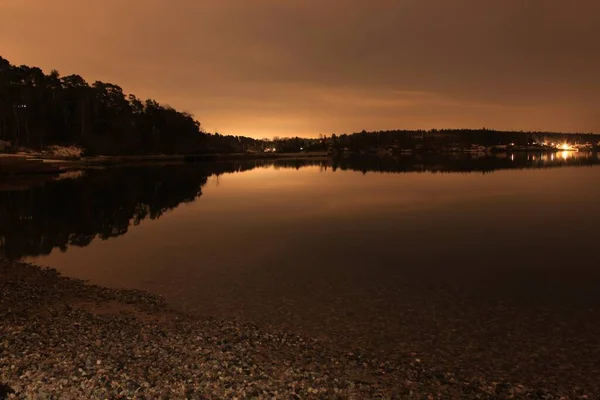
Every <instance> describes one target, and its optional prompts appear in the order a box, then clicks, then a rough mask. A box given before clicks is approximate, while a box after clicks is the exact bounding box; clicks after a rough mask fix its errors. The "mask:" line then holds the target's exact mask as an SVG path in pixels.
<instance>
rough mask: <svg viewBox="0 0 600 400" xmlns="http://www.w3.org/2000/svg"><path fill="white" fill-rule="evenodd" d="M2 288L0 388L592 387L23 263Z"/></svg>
mask: <svg viewBox="0 0 600 400" xmlns="http://www.w3.org/2000/svg"><path fill="white" fill-rule="evenodd" d="M0 293H2V297H1V298H0V319H1V320H2V321H3V323H2V324H1V325H0V399H2V398H6V397H8V398H19V399H20V398H51V397H52V396H57V397H58V398H185V397H187V398H192V399H202V398H232V399H233V398H260V399H262V398H273V397H274V398H286V399H287V398H290V399H300V398H302V399H304V398H310V399H312V398H315V399H318V398H323V399H329V398H332V399H346V398H361V399H362V398H364V399H368V398H418V399H422V398H428V396H430V397H429V398H433V399H437V398H444V399H470V398H529V399H538V398H539V399H542V398H543V399H559V398H573V399H575V398H586V397H584V393H581V392H579V391H577V390H576V389H569V388H533V389H530V388H526V387H524V386H522V385H520V384H519V383H514V382H513V383H511V382H492V381H488V380H486V379H485V377H481V376H477V377H468V376H467V377H465V376H459V375H456V374H455V372H454V371H447V370H443V369H441V368H439V367H437V366H432V365H426V364H425V363H424V362H422V361H421V360H420V359H418V358H415V355H414V354H406V356H405V357H403V358H402V360H398V359H397V358H395V359H394V360H392V359H391V358H390V359H385V358H381V356H379V357H378V356H374V355H373V354H370V353H369V352H367V351H363V350H361V349H344V350H342V349H337V348H333V347H330V346H329V345H327V344H326V343H325V342H322V341H319V340H317V339H314V338H310V337H302V336H299V335H296V334H291V333H289V332H286V331H279V330H278V331H272V330H264V329H261V328H259V327H258V326H256V325H253V324H248V323H241V322H238V321H224V320H218V319H215V318H208V317H197V316H193V315H186V314H183V313H179V312H176V311H173V310H171V309H170V308H169V305H168V304H167V303H166V302H165V301H164V300H163V299H162V298H160V297H158V296H156V295H153V294H150V293H146V292H142V291H137V290H122V289H118V290H117V289H109V288H103V287H99V286H95V285H90V284H87V283H85V282H83V281H80V280H77V279H71V278H66V277H63V276H61V275H60V274H59V273H58V272H57V271H56V270H53V269H47V268H42V267H39V266H35V265H32V264H26V263H22V262H10V261H6V260H0ZM3 392H4V393H3ZM9 392H14V393H12V394H10V395H9Z"/></svg>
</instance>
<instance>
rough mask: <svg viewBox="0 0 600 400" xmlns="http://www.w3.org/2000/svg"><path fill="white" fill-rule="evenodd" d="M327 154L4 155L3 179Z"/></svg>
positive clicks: (315, 157) (0, 159)
mask: <svg viewBox="0 0 600 400" xmlns="http://www.w3.org/2000/svg"><path fill="white" fill-rule="evenodd" d="M327 158H328V154H327V153H326V152H314V153H278V154H274V153H264V154H263V153H252V154H247V153H231V154H188V155H141V156H95V157H82V158H79V159H73V158H69V157H54V156H52V157H50V156H41V155H39V154H17V155H12V154H10V155H7V154H0V176H23V175H56V174H59V173H62V172H69V171H79V170H85V169H89V168H98V167H112V166H148V165H157V164H160V165H164V164H184V163H195V162H219V161H265V160H319V159H322V160H326V159H327Z"/></svg>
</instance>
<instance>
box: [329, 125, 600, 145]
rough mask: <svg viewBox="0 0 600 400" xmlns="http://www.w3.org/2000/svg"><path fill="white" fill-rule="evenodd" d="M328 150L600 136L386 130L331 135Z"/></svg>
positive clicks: (593, 140) (599, 139) (597, 139)
mask: <svg viewBox="0 0 600 400" xmlns="http://www.w3.org/2000/svg"><path fill="white" fill-rule="evenodd" d="M325 139H326V140H327V142H328V143H329V147H330V148H332V149H334V150H341V149H347V150H349V151H360V150H366V149H373V148H386V147H392V148H400V149H415V148H422V149H423V148H425V149H426V148H428V147H429V148H432V149H435V148H439V147H441V146H455V147H459V148H461V147H462V148H466V147H469V146H472V145H480V146H498V145H510V144H512V145H516V146H528V145H536V144H538V145H539V144H541V143H544V142H548V143H552V142H554V143H563V142H568V143H573V144H574V143H580V144H585V143H589V144H594V145H597V144H598V143H600V135H597V134H592V133H556V132H523V131H496V130H490V129H485V128H483V129H440V130H438V129H432V130H388V131H374V132H367V131H362V132H357V133H352V134H345V133H344V134H340V135H336V134H333V135H331V137H329V138H327V137H326V138H325Z"/></svg>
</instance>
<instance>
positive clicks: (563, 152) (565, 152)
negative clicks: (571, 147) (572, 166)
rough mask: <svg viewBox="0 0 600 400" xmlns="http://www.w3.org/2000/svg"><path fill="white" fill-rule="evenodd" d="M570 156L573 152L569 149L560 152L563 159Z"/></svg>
mask: <svg viewBox="0 0 600 400" xmlns="http://www.w3.org/2000/svg"><path fill="white" fill-rule="evenodd" d="M570 156H571V152H569V151H561V152H560V157H561V158H562V159H563V160H566V159H567V158H569V157H570Z"/></svg>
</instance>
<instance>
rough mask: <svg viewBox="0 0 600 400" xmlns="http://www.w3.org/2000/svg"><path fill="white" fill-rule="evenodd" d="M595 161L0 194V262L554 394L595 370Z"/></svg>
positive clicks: (86, 181) (136, 177)
mask: <svg viewBox="0 0 600 400" xmlns="http://www.w3.org/2000/svg"><path fill="white" fill-rule="evenodd" d="M599 162H600V160H599V159H598V156H597V155H581V154H580V155H576V154H575V155H574V154H568V155H567V154H563V155H556V156H552V157H550V156H549V155H548V156H544V157H538V158H537V159H532V158H531V156H530V157H529V158H528V157H527V156H525V155H520V156H517V158H516V159H515V158H514V157H512V158H511V157H504V158H493V159H491V158H490V159H488V158H486V159H483V160H469V159H462V158H461V159H455V158H450V159H444V160H436V159H431V160H423V159H418V160H417V159H406V160H402V161H398V160H382V159H373V160H365V159H349V160H341V161H339V162H336V163H335V165H333V164H332V162H331V161H329V162H325V161H322V162H321V161H310V162H309V161H287V162H278V163H277V164H275V165H269V164H265V163H260V162H257V163H219V164H213V165H200V164H191V165H183V166H163V167H146V168H118V169H108V170H97V171H87V172H86V173H85V174H83V175H82V176H80V177H78V178H76V179H62V180H58V181H53V182H49V183H46V184H40V185H37V186H34V187H31V188H29V189H26V190H11V191H8V190H7V191H4V192H0V226H1V227H0V236H1V237H2V242H1V244H2V248H1V250H2V252H3V256H4V257H10V258H15V259H16V258H24V259H25V260H27V261H32V262H35V263H38V264H40V265H44V266H50V267H53V268H56V269H58V270H59V271H61V272H62V273H63V274H65V275H67V276H71V277H77V278H82V279H86V280H89V281H91V282H92V283H96V284H100V285H104V286H109V287H124V288H136V289H144V290H148V291H151V292H154V293H158V294H161V295H163V296H164V297H166V299H167V300H168V301H169V302H170V303H171V304H172V305H173V306H174V307H176V308H179V309H182V310H185V311H189V312H193V313H198V314H201V315H210V316H216V317H219V318H240V319H243V320H247V321H250V322H253V323H257V324H260V325H262V326H265V327H268V328H277V329H279V328H284V329H289V330H292V331H294V332H299V333H301V334H307V335H310V336H313V337H319V338H321V339H323V340H328V341H331V342H332V343H333V344H335V345H340V346H344V347H345V348H348V349H351V348H353V347H362V348H365V347H366V348H370V349H373V350H374V351H382V352H385V353H386V354H388V356H390V357H405V356H406V355H407V354H410V353H413V352H414V353H417V354H419V355H420V356H421V357H422V358H424V359H426V360H433V361H435V362H436V363H440V364H443V363H444V362H446V361H448V360H449V359H452V360H453V362H454V363H456V362H458V363H459V364H460V363H462V364H461V365H462V366H463V367H464V369H469V368H471V369H473V368H476V369H477V370H485V369H489V370H490V371H491V373H494V371H496V370H503V371H505V372H506V371H508V372H507V373H513V374H515V375H516V376H518V377H520V379H524V378H523V377H524V376H526V375H527V373H528V371H529V370H532V369H534V368H538V369H539V368H559V367H560V368H563V369H564V370H565V373H564V375H565V377H566V378H569V377H570V376H571V375H575V374H576V372H577V370H579V369H581V368H587V370H588V371H593V370H598V363H597V361H595V360H598V359H600V351H599V349H600V345H599V341H600V329H599V326H598V321H600V318H599V317H600V312H599V310H600V294H599V292H600V291H599V290H598V287H599V286H598V284H599V283H600V262H599V256H600V253H599V249H600V242H599V238H600V236H599V235H598V230H599V228H600V185H599V183H600V167H599V166H597V165H596V164H598V163H599ZM457 359H458V361H457ZM541 366H543V367H541ZM569 371H571V372H572V374H571V375H570V372H569ZM598 376H600V375H598Z"/></svg>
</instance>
